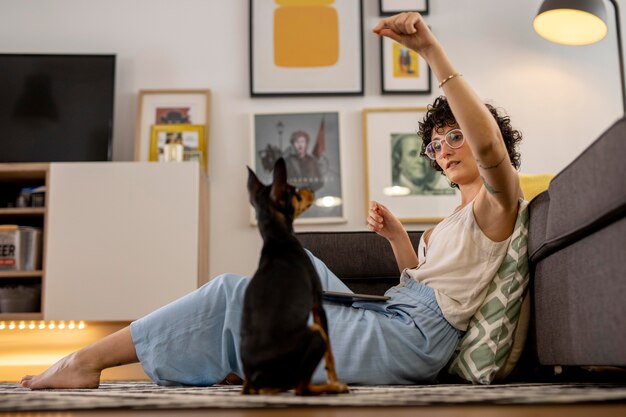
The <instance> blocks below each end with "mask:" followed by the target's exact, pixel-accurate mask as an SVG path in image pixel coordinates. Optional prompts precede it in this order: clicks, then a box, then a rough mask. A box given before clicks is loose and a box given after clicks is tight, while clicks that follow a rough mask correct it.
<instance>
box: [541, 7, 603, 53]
mask: <svg viewBox="0 0 626 417" xmlns="http://www.w3.org/2000/svg"><path fill="white" fill-rule="evenodd" d="M533 27H534V28H535V31H536V32H537V33H538V34H539V35H540V36H542V37H543V38H546V39H547V40H549V41H552V42H556V43H561V44H565V45H589V44H592V43H595V42H598V41H599V40H601V39H603V38H604V37H605V36H606V34H607V32H608V27H607V24H606V9H605V7H604V0H545V1H544V2H543V3H542V5H541V7H540V8H539V11H538V12H537V16H536V17H535V20H534V21H533Z"/></svg>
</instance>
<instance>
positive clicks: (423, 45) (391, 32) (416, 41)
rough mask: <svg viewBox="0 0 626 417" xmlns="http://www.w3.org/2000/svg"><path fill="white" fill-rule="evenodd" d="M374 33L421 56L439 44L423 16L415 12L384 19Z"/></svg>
mask: <svg viewBox="0 0 626 417" xmlns="http://www.w3.org/2000/svg"><path fill="white" fill-rule="evenodd" d="M372 32H374V33H376V34H377V35H379V36H386V37H388V38H391V39H393V40H394V41H396V42H398V43H400V44H402V45H404V46H406V47H407V48H409V49H412V50H413V51H415V52H417V53H419V54H420V55H423V54H424V52H425V51H426V50H427V49H429V48H430V47H432V46H434V45H436V44H437V39H436V38H435V36H434V35H433V33H432V32H431V31H430V28H429V27H428V25H426V22H424V19H422V16H421V15H420V14H419V13H415V12H411V13H400V14H397V15H394V16H391V17H388V18H386V19H382V20H381V21H380V22H379V23H378V25H376V27H375V28H374V29H372Z"/></svg>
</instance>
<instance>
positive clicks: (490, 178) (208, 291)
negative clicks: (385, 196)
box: [21, 13, 520, 389]
mask: <svg viewBox="0 0 626 417" xmlns="http://www.w3.org/2000/svg"><path fill="white" fill-rule="evenodd" d="M373 31H374V33H376V34H378V35H380V36H387V37H390V38H392V39H393V40H396V41H398V42H400V43H401V44H403V45H405V46H406V47H408V48H410V49H412V50H414V51H416V52H417V53H419V54H421V55H422V56H423V57H424V59H425V60H426V61H427V62H428V64H429V65H430V67H431V69H432V71H433V72H434V74H435V75H436V76H437V78H438V79H439V80H441V84H440V85H441V87H442V89H443V91H444V93H445V94H446V96H447V101H446V100H443V99H442V100H443V101H445V103H449V108H450V109H451V113H450V117H448V118H446V117H444V118H437V117H434V116H433V115H435V114H436V113H437V112H436V111H435V112H434V113H433V111H431V112H430V113H429V114H430V117H427V119H426V120H425V121H424V122H423V123H422V124H421V127H420V131H421V134H422V136H423V138H424V150H423V152H424V153H426V154H427V155H428V156H429V157H431V158H434V161H436V164H437V166H438V167H439V168H440V169H441V170H443V172H444V174H445V175H446V176H447V177H448V179H449V180H450V181H451V182H453V183H454V184H456V186H458V188H459V190H460V193H461V204H460V205H459V207H458V208H457V210H456V211H455V212H454V213H453V214H452V215H451V216H450V217H448V218H446V219H445V220H444V221H443V222H441V223H440V224H439V225H438V226H437V227H436V228H435V229H434V230H433V231H432V233H430V239H429V240H427V241H424V242H422V244H421V245H420V246H421V247H422V248H423V247H426V248H427V250H426V251H425V252H424V251H423V249H420V256H419V258H418V255H417V254H416V252H415V251H414V250H413V248H412V247H411V244H410V241H409V239H408V235H407V233H406V232H405V231H404V229H403V228H402V226H401V224H400V222H399V221H398V220H397V219H396V218H395V217H394V216H393V215H392V214H391V213H390V212H389V210H387V209H386V208H385V207H384V206H382V205H380V204H377V203H372V205H371V208H370V211H369V217H368V228H369V229H370V230H373V231H375V232H376V233H378V234H380V235H382V236H384V237H386V238H387V239H388V240H389V242H390V243H391V246H392V248H393V251H394V254H395V257H396V260H397V263H398V267H399V268H400V270H401V271H403V273H402V276H401V283H400V285H398V286H396V287H393V288H391V289H389V290H388V291H387V295H389V296H391V300H390V301H389V302H387V303H367V302H358V303H354V304H353V305H352V306H345V305H339V304H332V303H329V304H327V305H325V309H326V312H327V316H328V321H329V332H330V338H331V340H332V344H333V351H334V355H335V363H336V364H337V373H338V375H339V378H340V379H341V380H342V382H346V383H364V384H404V383H415V382H424V381H432V380H433V379H434V378H435V377H436V375H437V374H438V372H439V371H440V370H441V369H442V368H443V367H444V366H445V364H446V363H447V362H448V360H449V359H450V357H451V355H452V353H453V352H454V349H455V347H456V345H457V343H458V340H459V338H460V337H461V335H462V332H463V331H464V330H465V328H466V326H467V321H468V320H469V317H471V315H472V314H473V313H474V311H475V309H476V308H477V306H478V305H480V303H481V302H482V299H483V298H484V296H485V292H486V285H487V284H488V283H489V281H490V280H491V279H492V278H493V275H494V273H495V271H496V270H497V268H498V266H499V264H500V263H501V261H502V259H503V257H504V254H505V252H506V247H507V245H508V240H509V237H510V235H511V233H512V231H513V226H514V223H515V219H516V216H517V209H518V199H519V198H520V189H519V183H518V178H517V174H516V172H515V171H514V169H513V167H512V164H511V160H512V159H515V158H514V156H515V155H514V154H513V153H514V150H513V147H512V145H511V146H510V147H508V146H507V145H505V142H504V139H503V134H502V132H501V129H500V127H499V124H498V122H496V119H495V118H494V116H493V115H492V113H491V112H490V111H489V109H488V108H487V107H485V105H483V104H482V103H481V101H480V100H479V99H478V97H477V96H476V94H475V93H474V92H473V91H472V89H471V88H470V87H469V85H468V84H467V83H466V82H465V80H464V79H463V77H462V76H461V75H460V74H458V72H457V70H456V68H454V66H453V65H452V63H451V62H450V61H449V59H448V57H447V56H446V54H445V52H444V50H443V48H442V47H441V45H440V44H439V42H438V41H437V40H436V39H435V38H434V36H433V35H432V33H431V32H430V30H429V28H428V26H427V25H426V24H425V23H424V21H423V20H422V18H421V16H420V15H419V14H418V13H402V14H399V15H396V16H392V17H389V18H386V19H383V20H382V21H381V22H380V23H379V24H378V25H377V26H376V27H375V28H374V29H373ZM444 107H445V106H444ZM431 110H432V109H431ZM444 114H447V113H446V112H445V111H444ZM452 115H453V116H452ZM441 121H443V122H441ZM512 138H513V139H514V137H513V136H511V135H507V141H509V142H510V141H511V140H512ZM517 139H519V137H517ZM507 148H509V149H511V150H513V153H512V154H511V155H509V152H508V151H507ZM425 254H427V255H425ZM311 258H312V261H313V263H314V265H315V267H316V269H317V271H318V273H319V275H320V280H321V281H322V286H323V287H324V288H325V289H327V290H335V291H347V290H348V289H347V287H345V285H343V284H342V283H341V281H339V279H338V278H337V277H336V276H335V275H334V274H332V272H331V271H329V270H328V269H327V268H326V266H325V265H324V264H323V263H322V262H321V261H319V260H318V259H316V258H314V257H313V256H311ZM248 282H249V280H248V279H247V278H245V277H241V276H237V275H232V274H229V275H222V276H220V277H217V278H215V279H213V280H212V281H210V282H209V283H208V284H206V285H204V286H203V287H201V288H199V289H198V290H196V291H194V292H192V293H191V294H188V295H187V296H185V297H183V298H181V299H179V300H177V301H175V302H173V303H171V304H169V305H167V306H165V307H163V308H161V309H159V310H157V311H156V312H154V313H152V314H149V315H148V316H146V317H144V318H142V319H140V320H137V321H135V322H133V323H132V324H131V326H129V327H127V328H125V329H122V330H120V331H119V332H117V333H114V334H112V335H110V336H107V337H105V338H104V339H101V340H100V341H97V342H95V343H93V344H92V345H90V346H87V347H86V348H84V349H81V350H79V351H77V352H74V353H72V354H70V355H68V356H67V357H65V358H63V359H61V360H60V361H59V362H57V363H56V364H55V365H53V366H52V367H51V368H50V369H48V370H47V371H45V372H44V373H42V374H41V375H38V376H26V377H24V378H23V379H22V382H21V384H22V385H23V386H24V387H28V388H32V389H41V388H95V387H97V386H98V384H99V381H100V373H101V371H102V370H103V369H105V368H107V367H111V366H117V365H122V364H127V363H132V362H137V361H140V362H141V364H142V366H143V368H144V370H145V371H146V373H147V374H148V375H149V376H150V377H151V378H153V380H154V381H155V382H157V383H159V384H163V385H168V384H185V385H210V384H214V383H216V382H219V381H220V380H221V379H222V378H224V377H225V376H226V375H227V374H229V373H235V374H237V375H239V376H242V371H241V363H240V360H239V351H238V344H239V320H240V316H241V311H240V310H241V305H242V300H243V294H244V292H245V288H246V285H247V283H248ZM323 380H324V375H323V366H320V367H318V370H317V371H316V373H315V375H314V381H316V382H320V381H323Z"/></svg>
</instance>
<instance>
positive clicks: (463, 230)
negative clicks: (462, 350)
mask: <svg viewBox="0 0 626 417" xmlns="http://www.w3.org/2000/svg"><path fill="white" fill-rule="evenodd" d="M473 207H474V202H473V201H472V202H471V203H469V204H468V205H466V206H465V207H463V208H462V209H461V210H459V211H457V212H456V213H454V214H452V215H451V216H450V217H447V218H445V219H444V220H443V221H442V222H441V223H439V224H438V225H437V226H436V227H435V228H434V229H433V231H432V233H431V235H430V238H429V240H428V245H425V244H424V235H422V238H421V239H420V243H419V246H418V250H417V252H418V260H419V265H418V266H417V267H416V268H411V269H409V268H407V269H405V270H404V271H402V274H403V275H406V276H408V277H410V278H412V279H414V280H416V281H418V282H421V283H422V284H424V285H428V286H429V287H431V288H433V290H434V291H435V297H436V298H437V303H438V304H439V307H440V308H441V311H442V312H443V315H444V317H445V318H446V320H448V322H450V324H452V325H453V326H454V327H456V328H457V329H459V330H462V331H465V330H467V325H468V323H469V320H470V319H471V318H472V316H473V315H474V313H475V312H476V310H477V309H478V307H480V305H481V304H482V302H483V300H484V299H485V296H486V294H487V287H488V286H489V283H490V282H491V281H492V279H493V277H494V276H495V274H496V272H497V271H498V268H499V267H500V264H502V261H503V260H504V256H505V255H506V252H507V248H508V246H509V241H510V240H511V237H510V236H509V238H508V239H506V240H504V241H502V242H494V241H493V240H491V239H489V238H488V237H487V236H485V234H484V233H483V232H482V230H480V227H478V224H477V223H476V219H475V218H474V211H473Z"/></svg>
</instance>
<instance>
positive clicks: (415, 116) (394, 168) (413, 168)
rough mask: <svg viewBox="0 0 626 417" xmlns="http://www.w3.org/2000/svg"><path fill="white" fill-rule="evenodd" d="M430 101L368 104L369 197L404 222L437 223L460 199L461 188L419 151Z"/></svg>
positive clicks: (365, 140)
mask: <svg viewBox="0 0 626 417" xmlns="http://www.w3.org/2000/svg"><path fill="white" fill-rule="evenodd" d="M425 113H426V108H425V107H415V108H413V107H406V108H368V109H364V110H363V145H364V149H365V184H366V185H365V201H366V205H365V207H366V212H365V216H366V218H367V210H368V208H369V201H371V200H375V201H378V202H380V203H382V204H384V205H386V206H387V207H388V208H389V209H390V210H391V211H392V212H394V214H395V215H396V216H397V217H398V218H399V219H400V221H401V222H403V223H437V222H439V221H441V220H442V219H443V218H444V217H445V216H446V215H448V214H449V213H451V212H452V211H453V210H454V208H455V207H456V206H457V205H458V202H459V201H458V197H457V196H456V192H457V191H456V189H454V188H452V187H451V186H450V183H449V182H448V180H447V179H446V177H445V176H443V175H442V174H441V173H440V171H436V170H435V169H434V168H433V167H432V166H431V161H430V159H428V158H427V157H425V156H420V152H421V149H422V140H421V138H420V137H419V136H418V135H417V130H418V123H419V121H420V120H421V119H422V118H423V117H424V114H425Z"/></svg>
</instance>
